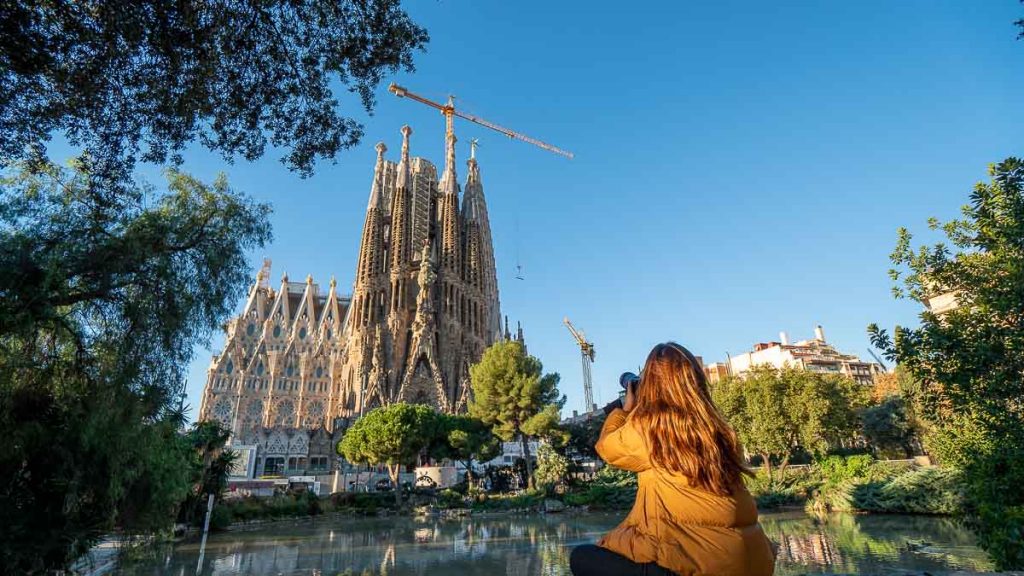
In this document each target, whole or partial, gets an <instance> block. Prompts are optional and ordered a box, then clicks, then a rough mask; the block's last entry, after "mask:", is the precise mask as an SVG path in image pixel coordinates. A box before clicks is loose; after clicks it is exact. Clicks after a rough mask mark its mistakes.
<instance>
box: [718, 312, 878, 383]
mask: <svg viewBox="0 0 1024 576" xmlns="http://www.w3.org/2000/svg"><path fill="white" fill-rule="evenodd" d="M761 365H768V366H772V367H775V368H786V367H789V368H797V369H800V370H808V371H810V372H819V373H823V374H838V375H842V376H847V377H849V378H852V379H853V380H855V381H857V382H859V383H861V384H865V385H870V384H872V383H873V382H874V378H875V375H876V374H881V373H883V372H884V371H885V370H884V369H883V368H882V366H881V365H880V364H878V363H877V362H865V361H863V360H861V359H860V358H859V357H858V356H856V355H854V354H844V353H842V352H839V351H838V350H836V348H835V347H834V346H832V345H831V344H829V343H828V342H827V341H826V340H825V331H824V330H823V329H822V327H821V326H817V327H816V328H815V329H814V338H812V339H808V340H801V341H799V342H796V343H792V344H791V343H790V342H789V337H788V336H787V335H786V333H785V332H782V333H780V334H779V341H773V342H760V343H758V344H755V345H754V349H753V350H751V351H750V352H745V353H743V354H739V355H736V356H731V357H730V358H729V359H728V361H726V362H724V363H721V362H716V363H715V364H711V365H709V366H708V367H706V368H705V374H707V375H708V377H709V381H711V382H715V381H718V380H720V379H721V378H724V377H725V376H729V375H732V376H742V375H743V374H744V373H746V372H748V371H749V370H751V369H752V368H754V367H755V366H761ZM709 369H710V371H709Z"/></svg>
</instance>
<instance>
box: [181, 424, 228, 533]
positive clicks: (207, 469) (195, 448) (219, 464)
mask: <svg viewBox="0 0 1024 576" xmlns="http://www.w3.org/2000/svg"><path fill="white" fill-rule="evenodd" d="M230 439H231V430H228V429H227V428H224V427H223V426H221V425H220V423H218V422H216V421H212V420H211V421H206V422H196V423H195V424H193V425H192V428H191V429H189V431H188V433H186V434H185V435H184V438H183V439H182V440H183V441H184V442H185V444H186V445H187V446H188V447H189V448H190V449H191V452H192V459H191V463H192V469H191V472H192V477H191V484H190V486H189V488H190V489H189V492H188V496H187V497H186V498H185V501H184V502H183V503H182V505H181V509H180V512H179V513H178V519H179V520H180V521H182V522H185V523H187V524H199V523H201V522H202V521H203V520H204V518H205V516H204V515H205V513H206V499H207V496H208V495H209V494H213V496H214V498H216V499H217V500H218V501H219V500H220V499H221V498H222V497H223V496H224V492H225V490H227V487H228V477H229V476H230V475H231V468H232V466H234V464H235V461H236V460H237V459H238V453H237V452H233V451H231V450H228V449H226V446H227V443H228V440H230Z"/></svg>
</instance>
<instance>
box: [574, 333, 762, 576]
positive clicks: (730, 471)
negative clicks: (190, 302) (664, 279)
mask: <svg viewBox="0 0 1024 576" xmlns="http://www.w3.org/2000/svg"><path fill="white" fill-rule="evenodd" d="M605 411H606V412H607V413H608V415H607V419H606V420H605V423H604V427H603V428H602V429H601V436H600V438H599V439H598V441H597V445H596V449H597V453H598V455H600V456H601V458H602V459H603V460H604V461H605V462H607V463H608V464H610V465H612V466H615V467H616V468H622V469H625V470H630V471H632V472H636V473H637V475H638V478H637V480H638V487H637V494H636V501H635V503H634V504H633V509H632V510H631V511H630V512H629V514H628V515H627V516H626V518H625V520H623V521H622V523H621V524H619V526H618V527H616V528H615V529H614V530H612V531H611V532H609V533H608V534H605V535H604V537H602V538H601V539H600V540H599V541H598V543H597V545H593V544H586V545H582V546H578V547H576V548H575V549H574V550H573V551H572V554H571V556H570V562H569V564H570V568H571V569H572V573H573V574H574V575H575V576H605V575H612V574H615V575H620V576H630V575H637V576H640V575H650V576H655V575H662V574H678V575H681V576H771V575H772V574H773V573H774V569H775V553H774V551H773V548H772V545H771V543H770V542H769V540H768V538H767V537H766V536H765V534H764V532H763V531H762V530H761V525H760V524H758V521H757V505H756V504H755V503H754V499H753V497H751V495H750V493H749V492H748V491H747V489H746V486H744V484H743V478H742V477H743V476H744V475H751V476H752V472H751V471H750V470H749V469H748V468H747V467H746V465H745V463H744V460H743V456H742V453H743V452H742V449H741V448H740V444H739V441H738V440H737V438H736V432H735V431H733V429H732V428H731V427H730V426H729V424H728V423H727V422H726V421H725V419H724V418H723V417H722V415H721V414H720V413H719V412H718V409H717V408H716V407H715V405H714V403H713V402H712V401H711V396H710V394H709V393H708V387H707V382H706V380H705V377H704V372H703V370H702V369H701V367H700V364H699V363H698V362H697V359H696V358H695V357H694V356H693V354H691V353H690V351H689V350H687V349H686V348H684V347H682V346H680V345H679V344H676V343H675V342H668V343H664V344H658V345H657V346H655V347H654V349H653V350H652V351H651V353H650V355H648V357H647V362H646V363H645V365H644V369H643V371H642V373H641V376H640V378H639V381H638V382H631V383H629V384H628V385H627V387H626V396H625V400H624V402H619V401H616V402H613V403H612V404H610V405H609V406H608V407H606V408H605Z"/></svg>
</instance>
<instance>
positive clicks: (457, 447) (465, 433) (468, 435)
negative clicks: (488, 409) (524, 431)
mask: <svg viewBox="0 0 1024 576" xmlns="http://www.w3.org/2000/svg"><path fill="white" fill-rule="evenodd" d="M445 419H446V434H445V437H446V439H447V445H448V456H449V457H451V458H453V459H455V460H460V461H462V462H464V463H465V465H466V478H467V480H469V479H472V474H471V472H472V470H473V460H480V461H484V462H486V461H487V460H492V459H494V458H495V457H497V456H498V455H499V454H501V442H499V441H498V438H497V437H496V436H495V435H494V433H492V432H491V429H490V428H489V427H488V426H487V425H486V424H484V423H483V421H482V420H480V419H479V418H473V417H472V416H465V415H453V416H446V417H445Z"/></svg>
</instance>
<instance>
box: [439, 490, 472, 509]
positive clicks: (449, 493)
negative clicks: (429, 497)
mask: <svg viewBox="0 0 1024 576" xmlns="http://www.w3.org/2000/svg"><path fill="white" fill-rule="evenodd" d="M465 498H466V497H465V496H463V495H462V494H460V493H459V492H457V491H456V490H451V489H447V490H441V491H440V492H438V493H437V497H436V499H435V503H436V505H437V506H439V507H440V508H446V509H451V508H463V507H465V505H466V503H465Z"/></svg>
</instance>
